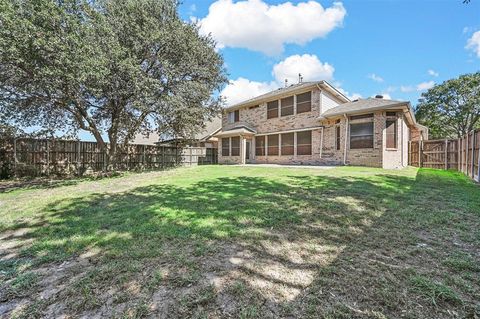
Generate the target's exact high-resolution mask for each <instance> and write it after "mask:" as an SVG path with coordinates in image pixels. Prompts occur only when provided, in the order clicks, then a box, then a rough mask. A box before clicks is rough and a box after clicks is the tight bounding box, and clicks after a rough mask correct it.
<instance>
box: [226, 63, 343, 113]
mask: <svg viewBox="0 0 480 319" xmlns="http://www.w3.org/2000/svg"><path fill="white" fill-rule="evenodd" d="M334 71H335V68H334V67H333V66H332V65H330V64H328V63H322V62H321V61H320V59H319V58H318V57H317V56H316V55H311V54H304V55H298V54H296V55H292V56H289V57H287V58H286V59H285V60H283V61H280V62H278V63H277V64H275V65H274V66H273V69H272V76H273V77H274V80H273V81H271V82H256V81H250V80H248V79H245V78H242V77H239V78H238V79H236V80H233V81H230V83H229V84H228V85H227V86H226V87H225V88H224V89H223V90H222V92H221V95H222V96H224V97H226V99H227V104H228V105H232V104H236V103H238V102H241V101H245V100H247V99H249V98H252V97H255V96H258V95H261V94H263V93H266V92H269V91H272V90H275V89H277V88H279V87H283V86H284V85H285V79H288V83H289V84H296V83H298V73H301V74H302V77H303V81H319V80H332V79H333V72H334Z"/></svg>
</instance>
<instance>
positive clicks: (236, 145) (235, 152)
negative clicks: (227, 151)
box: [231, 136, 240, 156]
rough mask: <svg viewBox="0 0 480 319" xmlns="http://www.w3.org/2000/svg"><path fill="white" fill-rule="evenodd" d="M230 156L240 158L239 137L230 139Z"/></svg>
mask: <svg viewBox="0 0 480 319" xmlns="http://www.w3.org/2000/svg"><path fill="white" fill-rule="evenodd" d="M231 139H232V156H240V136H235V137H232V138H231Z"/></svg>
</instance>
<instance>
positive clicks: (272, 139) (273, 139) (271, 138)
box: [267, 134, 278, 155]
mask: <svg viewBox="0 0 480 319" xmlns="http://www.w3.org/2000/svg"><path fill="white" fill-rule="evenodd" d="M267 142H268V150H267V155H278V134H275V135H268V140H267Z"/></svg>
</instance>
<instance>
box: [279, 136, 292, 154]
mask: <svg viewBox="0 0 480 319" xmlns="http://www.w3.org/2000/svg"><path fill="white" fill-rule="evenodd" d="M293 139H294V134H293V133H285V134H282V149H281V151H280V152H281V155H293V154H294V148H293Z"/></svg>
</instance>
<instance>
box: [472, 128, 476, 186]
mask: <svg viewBox="0 0 480 319" xmlns="http://www.w3.org/2000/svg"><path fill="white" fill-rule="evenodd" d="M476 136H477V135H476V134H475V131H472V179H475V165H473V161H475V143H476Z"/></svg>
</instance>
